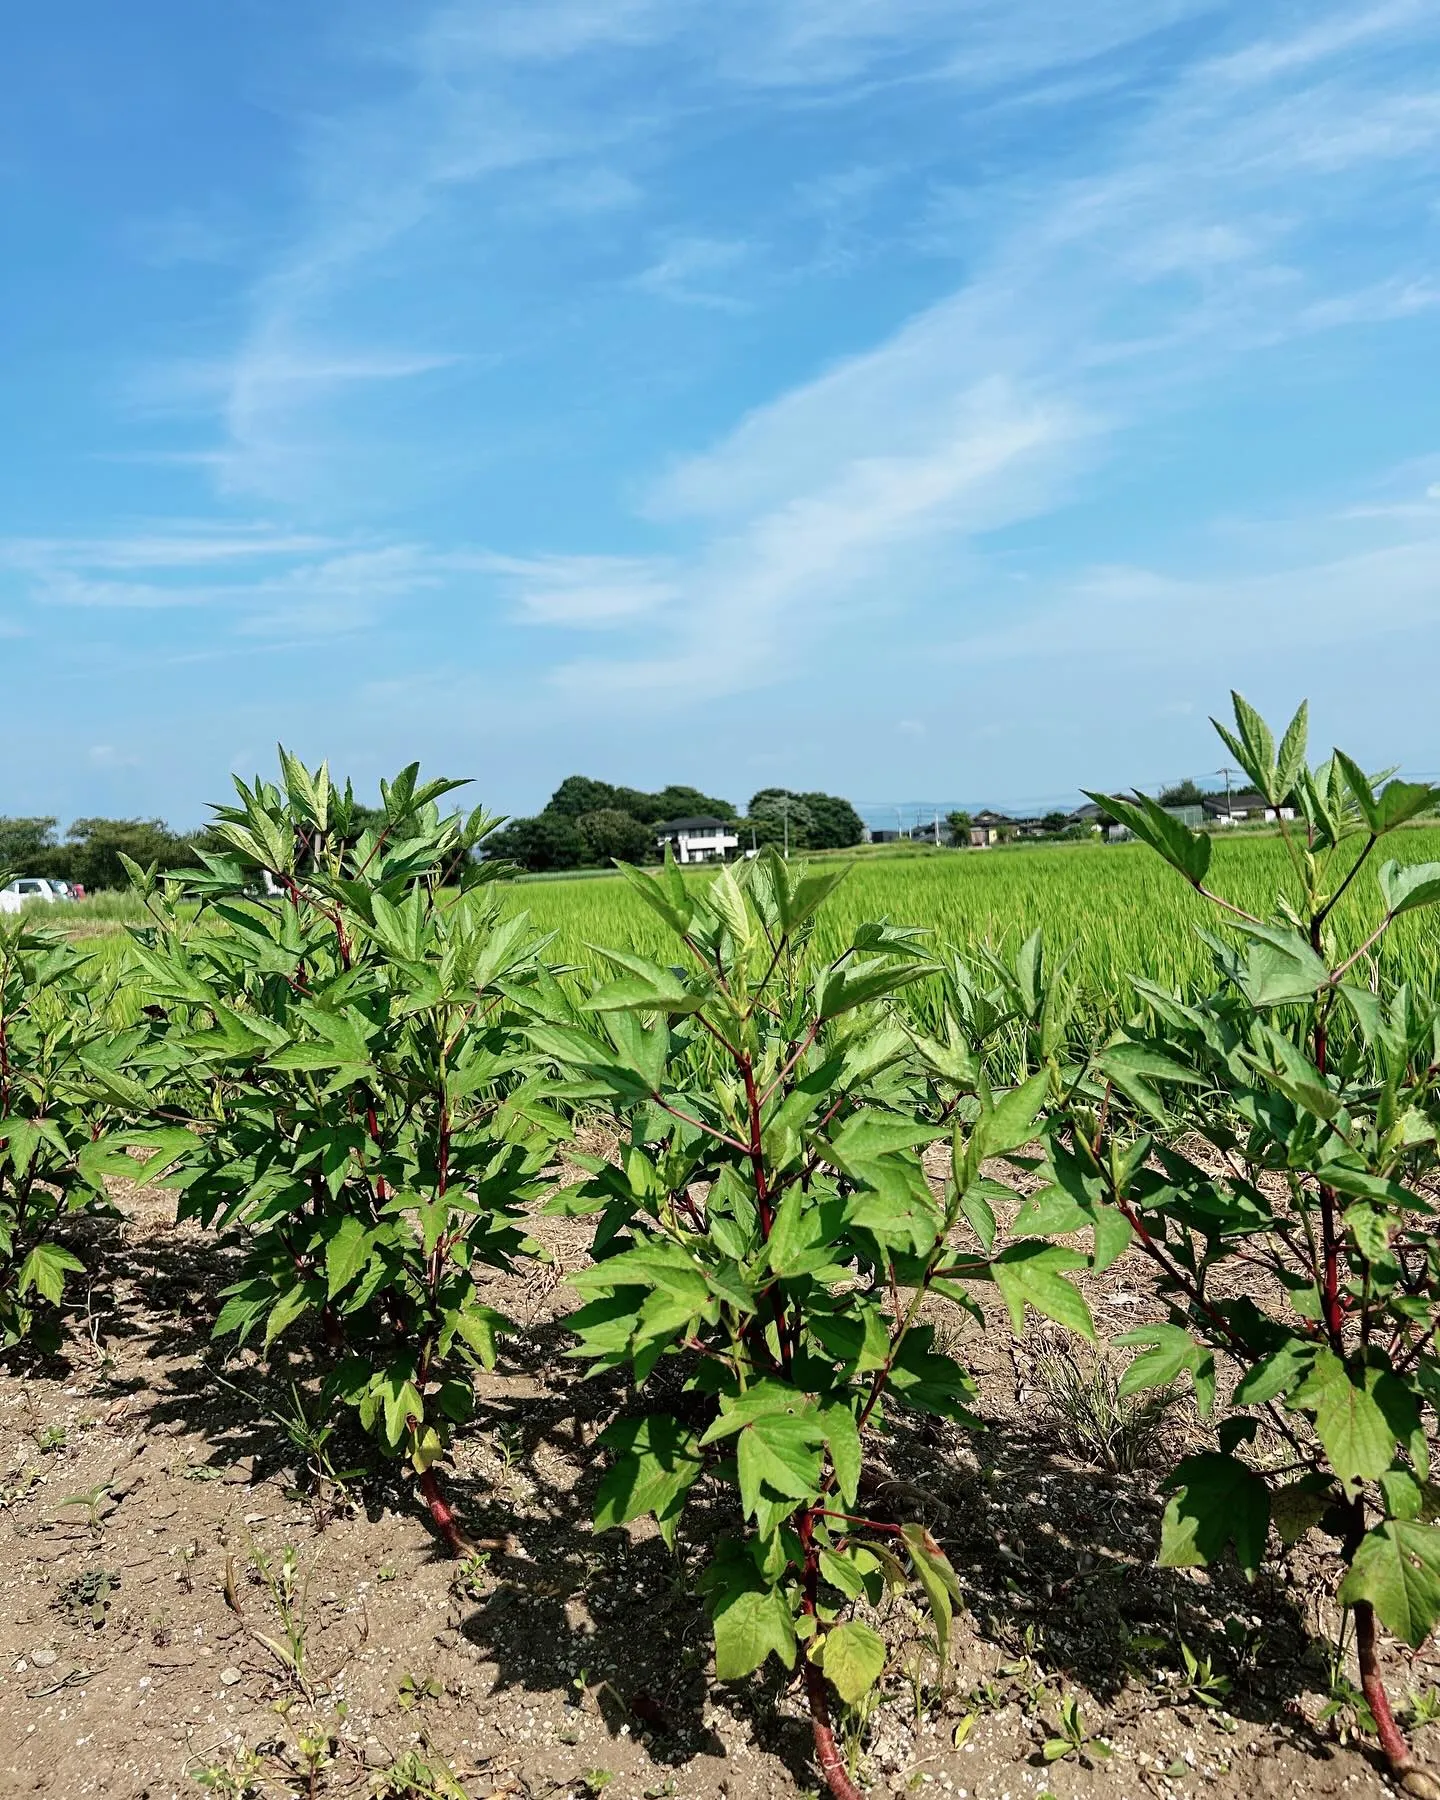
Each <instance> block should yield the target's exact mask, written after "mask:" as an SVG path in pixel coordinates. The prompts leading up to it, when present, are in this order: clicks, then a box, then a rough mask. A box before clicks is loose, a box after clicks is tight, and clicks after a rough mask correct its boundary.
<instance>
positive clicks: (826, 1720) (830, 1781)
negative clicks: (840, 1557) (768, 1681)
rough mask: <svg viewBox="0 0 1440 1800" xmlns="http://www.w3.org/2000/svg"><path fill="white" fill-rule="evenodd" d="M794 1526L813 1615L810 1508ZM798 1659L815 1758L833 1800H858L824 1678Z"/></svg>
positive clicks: (815, 1573)
mask: <svg viewBox="0 0 1440 1800" xmlns="http://www.w3.org/2000/svg"><path fill="white" fill-rule="evenodd" d="M797 1525H798V1529H799V1534H800V1542H801V1543H802V1544H803V1545H804V1546H805V1601H804V1611H805V1612H807V1613H808V1614H809V1615H810V1617H811V1618H814V1616H815V1610H816V1608H815V1600H816V1595H817V1594H818V1592H819V1588H820V1553H819V1551H818V1550H817V1549H816V1546H815V1515H814V1512H813V1511H812V1510H811V1509H810V1508H809V1507H806V1509H805V1511H804V1512H802V1513H801V1514H800V1517H799V1519H798V1521H797ZM801 1658H802V1660H803V1662H804V1665H805V1698H806V1700H807V1701H808V1702H809V1706H810V1735H811V1737H812V1738H813V1739H814V1741H815V1760H816V1761H817V1762H818V1763H819V1764H820V1773H821V1774H822V1775H823V1776H824V1777H825V1785H826V1786H827V1787H828V1788H829V1789H830V1792H831V1793H832V1794H833V1795H834V1796H835V1800H861V1795H860V1790H859V1788H857V1787H856V1785H855V1783H854V1782H853V1781H852V1780H851V1779H850V1771H849V1770H848V1769H847V1768H846V1767H845V1758H844V1757H843V1756H842V1755H841V1754H840V1748H839V1746H838V1745H837V1744H836V1742H835V1733H834V1730H833V1729H832V1728H831V1724H830V1702H829V1699H828V1698H827V1696H826V1693H825V1677H824V1676H823V1675H822V1674H821V1672H820V1671H819V1669H817V1668H816V1667H815V1665H814V1663H813V1662H811V1660H810V1658H809V1657H808V1656H806V1655H805V1653H804V1652H803V1651H802V1652H801Z"/></svg>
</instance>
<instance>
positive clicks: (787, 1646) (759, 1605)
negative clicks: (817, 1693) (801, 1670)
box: [711, 1587, 796, 1681]
mask: <svg viewBox="0 0 1440 1800" xmlns="http://www.w3.org/2000/svg"><path fill="white" fill-rule="evenodd" d="M711 1618H712V1621H713V1623H714V1626H715V1679H716V1680H717V1681H740V1680H743V1678H744V1677H745V1676H746V1675H751V1674H753V1673H754V1672H755V1670H756V1669H758V1668H759V1667H760V1665H761V1663H763V1662H764V1661H765V1659H766V1657H767V1656H769V1655H770V1654H771V1652H772V1651H773V1652H774V1654H775V1655H776V1656H778V1657H779V1658H780V1661H781V1662H782V1663H784V1665H785V1667H786V1668H787V1669H793V1668H794V1667H795V1655H796V1642H795V1620H794V1618H793V1616H792V1615H791V1612H790V1606H789V1603H788V1602H787V1600H786V1599H785V1596H784V1594H782V1593H781V1592H780V1590H779V1589H778V1588H753V1587H749V1588H740V1589H734V1588H732V1589H730V1590H729V1591H726V1592H722V1593H721V1594H720V1595H719V1596H718V1597H717V1600H716V1602H715V1605H714V1610H713V1612H712V1614H711Z"/></svg>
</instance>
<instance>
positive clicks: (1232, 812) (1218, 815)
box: [1201, 788, 1295, 825]
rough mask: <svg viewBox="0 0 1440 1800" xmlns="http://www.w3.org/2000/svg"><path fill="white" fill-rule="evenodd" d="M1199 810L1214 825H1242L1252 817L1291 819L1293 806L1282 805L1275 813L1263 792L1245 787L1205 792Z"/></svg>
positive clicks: (1272, 819) (1272, 820)
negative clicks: (1237, 789) (1231, 790)
mask: <svg viewBox="0 0 1440 1800" xmlns="http://www.w3.org/2000/svg"><path fill="white" fill-rule="evenodd" d="M1201 810H1202V811H1203V812H1204V814H1205V816H1206V818H1207V819H1209V820H1210V822H1211V823H1212V824H1214V825H1243V824H1246V823H1247V822H1249V821H1250V820H1254V819H1269V820H1270V821H1271V822H1272V823H1273V822H1274V821H1275V819H1276V818H1281V819H1293V818H1294V817H1295V808H1294V807H1293V806H1282V807H1281V808H1280V810H1279V812H1278V813H1277V812H1276V810H1275V808H1274V807H1273V806H1271V805H1270V804H1269V802H1268V801H1267V800H1266V799H1265V796H1264V795H1263V794H1257V793H1256V792H1255V790H1254V788H1246V789H1244V790H1243V791H1242V792H1241V793H1238V794H1207V795H1206V796H1205V798H1204V800H1203V801H1202V803H1201Z"/></svg>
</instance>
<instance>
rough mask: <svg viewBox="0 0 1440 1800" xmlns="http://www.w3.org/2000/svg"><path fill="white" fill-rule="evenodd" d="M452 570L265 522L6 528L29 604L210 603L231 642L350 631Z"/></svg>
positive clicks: (113, 607)
mask: <svg viewBox="0 0 1440 1800" xmlns="http://www.w3.org/2000/svg"><path fill="white" fill-rule="evenodd" d="M455 575H456V566H455V564H454V563H452V562H451V561H447V560H446V559H444V558H440V557H436V556H435V555H433V554H432V553H430V552H428V551H426V550H425V549H424V548H422V547H420V546H417V545H412V544H383V543H373V542H372V543H364V542H354V543H346V542H344V541H343V540H341V539H339V538H336V537H329V536H321V535H316V534H304V533H295V532H289V533H287V532H278V531H275V530H272V529H269V528H266V527H264V526H260V527H256V528H255V529H253V530H249V531H244V530H236V529H233V528H232V529H231V530H230V531H229V532H228V533H224V532H220V531H214V530H205V529H203V528H200V527H197V526H194V525H183V526H180V527H177V528H176V529H175V530H173V531H170V532H163V531H157V530H155V529H153V528H152V529H149V530H146V531H144V532H140V533H136V534H134V535H131V536H113V537H107V538H94V539H84V538H74V539H62V538H11V539H0V581H4V582H5V585H6V586H8V587H10V588H11V589H12V590H13V591H14V593H15V595H16V597H17V599H18V601H19V603H20V604H21V605H23V606H24V607H26V608H28V609H31V610H32V611H33V610H34V609H45V608H85V609H89V610H92V611H96V612H105V611H109V612H127V611H128V612H156V611H164V610H197V609H205V610H208V611H209V612H211V613H213V614H214V615H215V616H216V618H217V620H218V621H219V622H220V623H221V626H222V628H223V629H224V631H225V632H226V634H227V638H228V641H229V642H231V643H233V642H234V641H235V640H236V639H237V638H245V637H250V638H261V639H266V640H269V641H276V640H279V639H289V638H293V637H295V636H297V635H303V636H305V637H307V638H311V639H315V638H333V637H337V636H344V635H348V634H351V633H354V632H357V631H361V630H364V629H365V628H366V627H367V626H368V625H370V624H371V623H373V622H374V621H375V620H376V619H377V618H379V617H381V616H382V615H384V614H385V613H386V612H387V611H388V610H389V609H390V608H392V607H394V606H396V605H398V604H400V603H402V602H403V603H405V604H406V605H408V606H410V607H412V608H413V607H414V606H415V605H416V604H417V603H422V604H423V601H424V598H425V597H426V595H427V594H431V593H434V592H435V591H436V590H439V589H441V588H448V587H449V586H450V585H451V584H452V583H453V581H454V579H455ZM7 576H8V579H7ZM225 641H226V639H222V645H223V643H224V642H225Z"/></svg>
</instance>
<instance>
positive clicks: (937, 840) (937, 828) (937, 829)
mask: <svg viewBox="0 0 1440 1800" xmlns="http://www.w3.org/2000/svg"><path fill="white" fill-rule="evenodd" d="M935 848H936V849H937V850H938V849H939V848H940V808H939V807H938V806H937V807H936V808H935Z"/></svg>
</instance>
